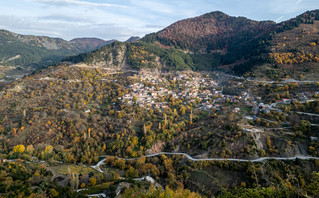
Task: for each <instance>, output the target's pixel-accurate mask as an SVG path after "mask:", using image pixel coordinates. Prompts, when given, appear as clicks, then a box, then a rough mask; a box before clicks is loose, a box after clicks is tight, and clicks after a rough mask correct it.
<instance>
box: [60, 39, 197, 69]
mask: <svg viewBox="0 0 319 198" xmlns="http://www.w3.org/2000/svg"><path fill="white" fill-rule="evenodd" d="M64 61H71V62H73V63H81V62H83V63H85V64H88V65H90V66H94V67H101V68H117V69H122V68H131V69H150V70H159V71H161V70H163V71H165V70H166V71H167V70H195V69H196V68H195V67H194V62H193V59H192V57H191V55H189V54H186V53H184V52H181V51H178V50H175V49H163V48H160V47H159V46H158V45H154V44H151V43H146V42H143V41H139V42H126V43H121V42H114V43H112V44H111V45H108V46H104V47H102V48H100V49H98V50H96V51H93V52H91V53H84V54H80V55H78V56H73V57H68V58H66V59H64Z"/></svg>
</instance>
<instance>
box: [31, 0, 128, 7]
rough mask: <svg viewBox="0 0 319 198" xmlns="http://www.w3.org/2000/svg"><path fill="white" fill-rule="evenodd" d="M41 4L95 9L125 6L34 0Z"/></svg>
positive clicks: (75, 0) (66, 0) (68, 0)
mask: <svg viewBox="0 0 319 198" xmlns="http://www.w3.org/2000/svg"><path fill="white" fill-rule="evenodd" d="M34 1H35V2H39V3H42V4H47V5H51V6H95V7H118V8H126V6H123V5H119V4H109V3H94V2H89V1H78V0H34Z"/></svg>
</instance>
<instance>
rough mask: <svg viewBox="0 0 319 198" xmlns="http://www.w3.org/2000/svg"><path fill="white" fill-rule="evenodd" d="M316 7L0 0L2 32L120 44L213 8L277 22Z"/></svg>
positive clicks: (208, 0) (252, 0) (276, 1)
mask: <svg viewBox="0 0 319 198" xmlns="http://www.w3.org/2000/svg"><path fill="white" fill-rule="evenodd" d="M314 9H319V0H0V10H1V12H0V29H5V30H9V31H12V32H15V33H19V34H27V35H38V36H50V37H59V38H63V39H66V40H71V39H73V38H80V37H96V38H101V39H104V40H111V39H117V40H120V41H124V40H126V39H128V38H129V37H131V36H140V37H143V36H144V35H145V34H148V33H151V32H157V31H159V30H161V29H163V28H165V27H167V26H169V25H170V24H172V23H174V22H176V21H178V20H182V19H185V18H191V17H196V16H199V15H202V14H205V13H208V12H212V11H216V10H218V11H222V12H224V13H226V14H228V15H230V16H244V17H247V18H250V19H254V20H272V21H275V22H281V21H284V20H288V19H290V18H293V17H295V16H297V15H299V14H301V13H303V12H305V11H307V10H314Z"/></svg>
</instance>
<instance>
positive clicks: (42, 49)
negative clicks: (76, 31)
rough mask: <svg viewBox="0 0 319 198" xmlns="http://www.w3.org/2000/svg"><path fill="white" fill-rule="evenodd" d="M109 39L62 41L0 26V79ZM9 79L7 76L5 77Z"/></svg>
mask: <svg viewBox="0 0 319 198" xmlns="http://www.w3.org/2000/svg"><path fill="white" fill-rule="evenodd" d="M112 42H113V41H104V40H101V39H95V38H79V39H73V40H71V41H66V40H63V39H60V38H50V37H45V36H30V35H20V34H16V33H12V32H9V31H6V30H0V51H1V53H0V79H2V78H3V77H4V76H5V75H6V76H8V77H7V78H10V77H13V78H15V77H14V76H17V75H24V74H28V73H30V71H32V70H35V69H36V68H39V67H43V66H47V65H50V64H53V63H56V62H58V61H60V60H61V59H62V58H64V57H66V56H70V55H76V54H80V53H83V52H90V51H92V50H95V49H97V48H100V47H102V46H104V45H107V44H110V43H112ZM5 80H10V79H5Z"/></svg>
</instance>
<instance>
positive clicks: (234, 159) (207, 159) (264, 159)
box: [92, 152, 319, 172]
mask: <svg viewBox="0 0 319 198" xmlns="http://www.w3.org/2000/svg"><path fill="white" fill-rule="evenodd" d="M163 154H164V155H183V156H185V157H186V158H187V159H189V160H191V161H195V162H198V161H233V162H263V161H266V160H296V159H297V158H298V159H302V160H310V159H317V160H319V157H312V156H304V155H300V156H294V157H261V158H257V159H236V158H193V157H192V156H190V155H188V154H186V153H172V152H160V153H154V154H150V155H145V157H155V156H158V155H163ZM101 157H111V156H101ZM139 158H140V157H136V158H118V159H122V160H125V161H127V160H137V159H139ZM104 162H105V159H103V160H101V161H99V162H98V163H97V164H96V165H95V166H92V168H94V169H97V170H98V171H99V172H103V170H101V168H100V166H101V165H102V164H103V163H104Z"/></svg>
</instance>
